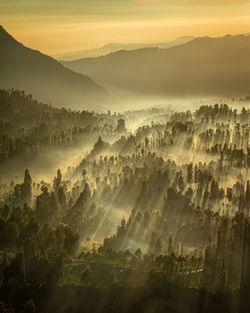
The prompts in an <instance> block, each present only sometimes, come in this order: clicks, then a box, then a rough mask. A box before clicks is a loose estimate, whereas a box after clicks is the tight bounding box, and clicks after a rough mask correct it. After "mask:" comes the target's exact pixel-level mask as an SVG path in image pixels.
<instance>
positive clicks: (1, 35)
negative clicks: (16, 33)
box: [0, 27, 108, 108]
mask: <svg viewBox="0 0 250 313" xmlns="http://www.w3.org/2000/svg"><path fill="white" fill-rule="evenodd" d="M0 68H1V75H0V87H1V88H16V89H24V90H25V91H26V92H30V93H32V94H33V95H34V96H35V97H37V98H38V99H39V100H42V101H45V102H52V103H53V104H55V105H57V106H73V107H75V108H84V107H85V106H90V105H92V104H96V103H98V102H99V101H104V100H105V99H106V98H107V97H108V95H107V92H106V91H105V90H104V89H103V88H102V87H101V86H99V85H98V84H96V83H95V82H94V81H93V80H92V79H91V78H89V77H88V76H85V75H82V74H79V73H74V72H73V71H72V70H70V69H68V68H65V67H64V66H63V65H61V64H60V63H59V62H57V61H56V60H54V59H53V58H51V57H49V56H46V55H44V54H42V53H40V52H38V51H35V50H32V49H29V48H26V47H25V46H23V45H22V44H21V43H19V42H17V41H16V40H15V39H14V38H13V37H11V35H10V34H8V33H7V32H6V31H5V30H4V28H3V27H0Z"/></svg>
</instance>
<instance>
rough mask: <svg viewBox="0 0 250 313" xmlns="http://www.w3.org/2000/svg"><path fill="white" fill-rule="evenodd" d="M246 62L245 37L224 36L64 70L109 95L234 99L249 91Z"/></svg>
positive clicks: (249, 49) (248, 44)
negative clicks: (80, 75) (119, 92)
mask: <svg viewBox="0 0 250 313" xmlns="http://www.w3.org/2000/svg"><path fill="white" fill-rule="evenodd" d="M249 61H250V37H248V36H245V35H239V36H230V35H227V36H225V37H221V38H210V37H201V38H196V39H194V40H192V41H191V42H188V43H186V44H183V45H180V46H176V47H172V48H169V49H165V50H164V49H158V48H148V49H140V50H134V51H119V52H116V53H112V54H109V55H106V56H103V57H99V58H88V59H82V60H76V61H72V62H63V64H64V65H65V66H67V67H69V68H71V69H73V70H75V71H78V72H80V73H81V72H84V73H86V74H87V75H91V77H93V78H94V79H96V80H98V81H99V82H100V83H102V84H103V85H104V86H107V87H108V88H110V89H111V88H113V90H123V91H128V92H130V93H134V94H135V93H136V94H148V95H158V96H163V95H164V96H165V95H171V96H180V95H221V96H238V95H242V94H243V95H245V94H246V93H248V92H249V90H250V62H249Z"/></svg>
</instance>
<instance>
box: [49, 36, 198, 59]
mask: <svg viewBox="0 0 250 313" xmlns="http://www.w3.org/2000/svg"><path fill="white" fill-rule="evenodd" d="M193 39H194V37H192V36H182V37H179V38H177V39H175V40H173V41H168V42H159V43H157V42H156V43H137V42H131V43H118V42H110V43H107V44H106V45H104V46H103V47H100V48H96V49H89V50H79V51H72V52H67V53H63V54H58V55H56V56H55V57H56V58H57V59H61V60H64V61H71V60H75V59H80V58H81V59H82V58H92V57H99V56H102V55H106V54H109V53H112V52H116V51H119V50H128V51H130V50H136V49H143V48H152V47H155V48H160V49H167V48H171V47H174V46H178V45H182V44H184V43H186V42H189V41H191V40H193Z"/></svg>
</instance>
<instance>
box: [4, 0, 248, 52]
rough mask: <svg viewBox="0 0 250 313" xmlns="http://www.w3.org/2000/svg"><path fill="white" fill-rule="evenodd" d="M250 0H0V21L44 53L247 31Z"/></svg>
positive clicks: (16, 35) (17, 36)
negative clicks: (41, 0)
mask: <svg viewBox="0 0 250 313" xmlns="http://www.w3.org/2000/svg"><path fill="white" fill-rule="evenodd" d="M249 3H250V2H249V1H247V0H241V1H234V0H219V1H214V0H209V1H206V2H204V1H198V0H192V1H186V0H178V1H173V0H170V1H163V0H156V1H153V0H129V1H114V0H108V1H103V0H102V1H100V0H94V1H93V0H92V1H89V0H87V1H78V0H73V1H71V2H67V1H65V0H60V1H55V0H54V1H47V0H46V1H43V2H40V3H38V2H36V1H30V0H19V1H17V0H12V1H6V0H3V1H1V3H0V12H1V13H0V20H1V23H2V24H3V25H4V27H6V29H7V30H8V31H9V32H10V33H12V34H13V36H15V38H17V39H18V40H19V41H21V42H23V43H24V44H25V45H26V46H29V47H32V48H34V49H37V50H40V51H42V52H43V53H46V54H49V55H53V56H54V55H57V54H61V53H67V52H71V51H77V50H88V49H95V48H99V47H102V46H103V45H105V44H107V43H109V42H119V43H121V44H123V43H130V42H139V43H151V42H152V43H154V42H166V41H171V40H174V39H176V38H178V37H180V36H194V37H199V36H212V37H218V36H223V35H225V34H228V33H230V34H232V35H235V34H241V33H248V32H249V29H250V18H249V17H250V16H249V15H250V11H249V8H250V6H249Z"/></svg>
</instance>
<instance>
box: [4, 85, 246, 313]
mask: <svg viewBox="0 0 250 313" xmlns="http://www.w3.org/2000/svg"><path fill="white" fill-rule="evenodd" d="M20 110H21V112H22V113H21V114H20ZM0 112H1V115H0V116H1V123H0V125H1V127H0V134H1V142H0V151H1V156H2V155H8V156H9V155H11V156H12V157H15V156H16V157H18V158H19V156H20V155H21V150H22V149H27V151H28V152H29V153H31V154H34V153H35V151H36V150H38V151H41V149H42V147H47V148H49V149H50V148H51V147H52V146H57V145H58V146H59V145H62V146H67V145H73V146H74V145H76V144H77V140H80V141H82V144H83V146H82V147H85V148H86V146H87V145H88V146H89V142H90V143H91V145H90V148H89V147H88V148H87V149H86V153H85V154H84V155H81V158H79V160H78V162H77V164H71V163H69V164H68V166H65V167H63V168H58V169H57V170H56V171H54V172H53V177H52V178H49V177H47V176H46V175H44V177H41V178H40V179H39V178H34V176H33V173H32V171H31V170H30V169H28V168H25V167H24V166H23V176H22V178H21V179H17V180H12V179H11V180H10V179H9V181H8V172H7V174H6V177H5V181H2V180H1V181H0V310H2V312H8V311H11V312H18V313H19V312H20V313H21V312H25V313H28V312H32V313H34V312H41V313H42V312H55V313H66V312H72V313H78V312H86V313H89V312H93V313H99V312H100V313H101V312H114V313H115V312H120V311H122V312H124V313H133V312H136V313H137V312H138V311H139V312H148V311H150V312H159V313H165V312H176V313H186V312H192V313H193V312H197V313H200V312H206V313H214V312H216V313H224V312H230V313H238V312H240V313H241V312H248V311H249V290H250V272H249V265H250V241H249V238H250V221H249V210H250V176H249V167H250V148H249V142H250V126H249V123H250V110H249V109H246V108H245V107H240V108H238V109H236V108H233V107H229V106H228V105H227V104H224V103H222V104H214V105H203V106H200V107H199V108H198V109H197V110H195V111H193V112H191V111H182V112H174V111H170V112H169V111H168V110H166V109H160V108H157V109H151V110H141V111H129V112H124V113H123V114H112V113H111V112H108V113H107V114H96V113H93V112H92V113H90V112H86V111H83V112H78V111H71V110H66V109H54V108H52V107H51V106H49V105H45V104H42V103H38V102H37V101H36V100H33V98H32V96H31V95H26V94H25V93H24V92H21V91H15V90H10V91H6V90H2V91H1V92H0ZM150 116H151V119H150ZM138 117H140V118H141V117H145V121H144V122H143V123H140V125H139V126H137V127H135V129H134V130H133V131H131V129H130V128H129V126H128V125H129V122H130V121H136V119H137V118H138ZM36 125H37V126H36ZM65 125H68V128H65ZM83 133H84V134H85V135H84V136H82V134H83ZM6 138H8V140H7V139H6ZM49 149H48V150H47V151H49ZM10 153H11V154H10ZM2 162H3V163H2V164H4V166H7V165H8V164H9V162H10V158H5V159H4V160H2ZM21 165H24V164H21Z"/></svg>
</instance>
